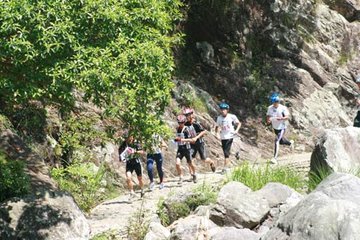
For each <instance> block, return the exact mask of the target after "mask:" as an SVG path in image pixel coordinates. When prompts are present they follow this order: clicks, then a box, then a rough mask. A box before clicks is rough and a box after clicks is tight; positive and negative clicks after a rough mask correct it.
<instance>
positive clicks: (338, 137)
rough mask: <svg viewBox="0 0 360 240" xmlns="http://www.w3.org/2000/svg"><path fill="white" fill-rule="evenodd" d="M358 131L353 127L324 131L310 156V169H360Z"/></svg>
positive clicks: (315, 170)
mask: <svg viewBox="0 0 360 240" xmlns="http://www.w3.org/2000/svg"><path fill="white" fill-rule="evenodd" d="M359 156H360V129H359V128H354V127H347V128H337V129H331V130H330V129H329V130H325V131H324V132H323V134H321V135H320V137H319V138H318V140H317V143H316V146H315V149H314V151H313V153H312V155H311V164H310V169H311V170H312V171H314V172H317V170H318V169H319V168H325V169H330V170H331V171H340V172H341V171H344V172H348V171H354V170H356V169H358V168H359V167H360V158H359Z"/></svg>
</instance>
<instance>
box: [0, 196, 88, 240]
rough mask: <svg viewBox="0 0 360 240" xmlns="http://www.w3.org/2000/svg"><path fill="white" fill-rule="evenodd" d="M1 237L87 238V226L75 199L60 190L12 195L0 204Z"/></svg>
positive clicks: (49, 239)
mask: <svg viewBox="0 0 360 240" xmlns="http://www.w3.org/2000/svg"><path fill="white" fill-rule="evenodd" d="M0 208H1V212H0V238H1V239H29V240H30V239H48V240H51V239H53V240H56V239H64V240H65V239H78V240H80V239H84V240H85V239H88V238H89V235H90V227H89V224H88V223H87V220H86V218H85V216H84V214H83V213H82V212H81V210H80V209H79V208H78V206H77V205H76V204H75V202H74V199H73V198H72V197H71V196H69V195H68V194H65V193H63V192H46V193H44V194H43V195H41V196H30V197H25V198H22V199H14V200H9V201H7V202H4V203H2V204H1V205H0Z"/></svg>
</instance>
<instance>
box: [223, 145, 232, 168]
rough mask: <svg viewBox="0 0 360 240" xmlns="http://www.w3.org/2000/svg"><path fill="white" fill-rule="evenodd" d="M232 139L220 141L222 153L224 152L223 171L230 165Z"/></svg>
mask: <svg viewBox="0 0 360 240" xmlns="http://www.w3.org/2000/svg"><path fill="white" fill-rule="evenodd" d="M232 142H233V139H232V138H231V139H226V140H222V143H223V151H224V156H225V161H224V169H226V168H227V167H228V166H229V163H230V159H229V157H230V151H231V145H232Z"/></svg>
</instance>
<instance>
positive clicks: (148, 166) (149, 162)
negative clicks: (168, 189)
mask: <svg viewBox="0 0 360 240" xmlns="http://www.w3.org/2000/svg"><path fill="white" fill-rule="evenodd" d="M153 168H154V155H148V156H147V161H146V169H147V173H148V175H149V180H150V183H152V182H154V173H153Z"/></svg>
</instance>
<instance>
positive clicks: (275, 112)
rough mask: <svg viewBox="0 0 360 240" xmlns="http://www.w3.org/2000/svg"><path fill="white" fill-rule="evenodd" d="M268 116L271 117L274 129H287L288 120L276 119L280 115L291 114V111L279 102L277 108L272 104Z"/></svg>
mask: <svg viewBox="0 0 360 240" xmlns="http://www.w3.org/2000/svg"><path fill="white" fill-rule="evenodd" d="M266 116H269V117H270V121H271V124H272V127H273V128H274V129H276V130H282V129H286V120H277V119H276V118H278V117H285V116H289V111H288V110H287V107H285V106H284V105H281V104H279V106H278V107H277V108H276V107H274V106H273V105H270V106H269V107H268V110H267V113H266Z"/></svg>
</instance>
